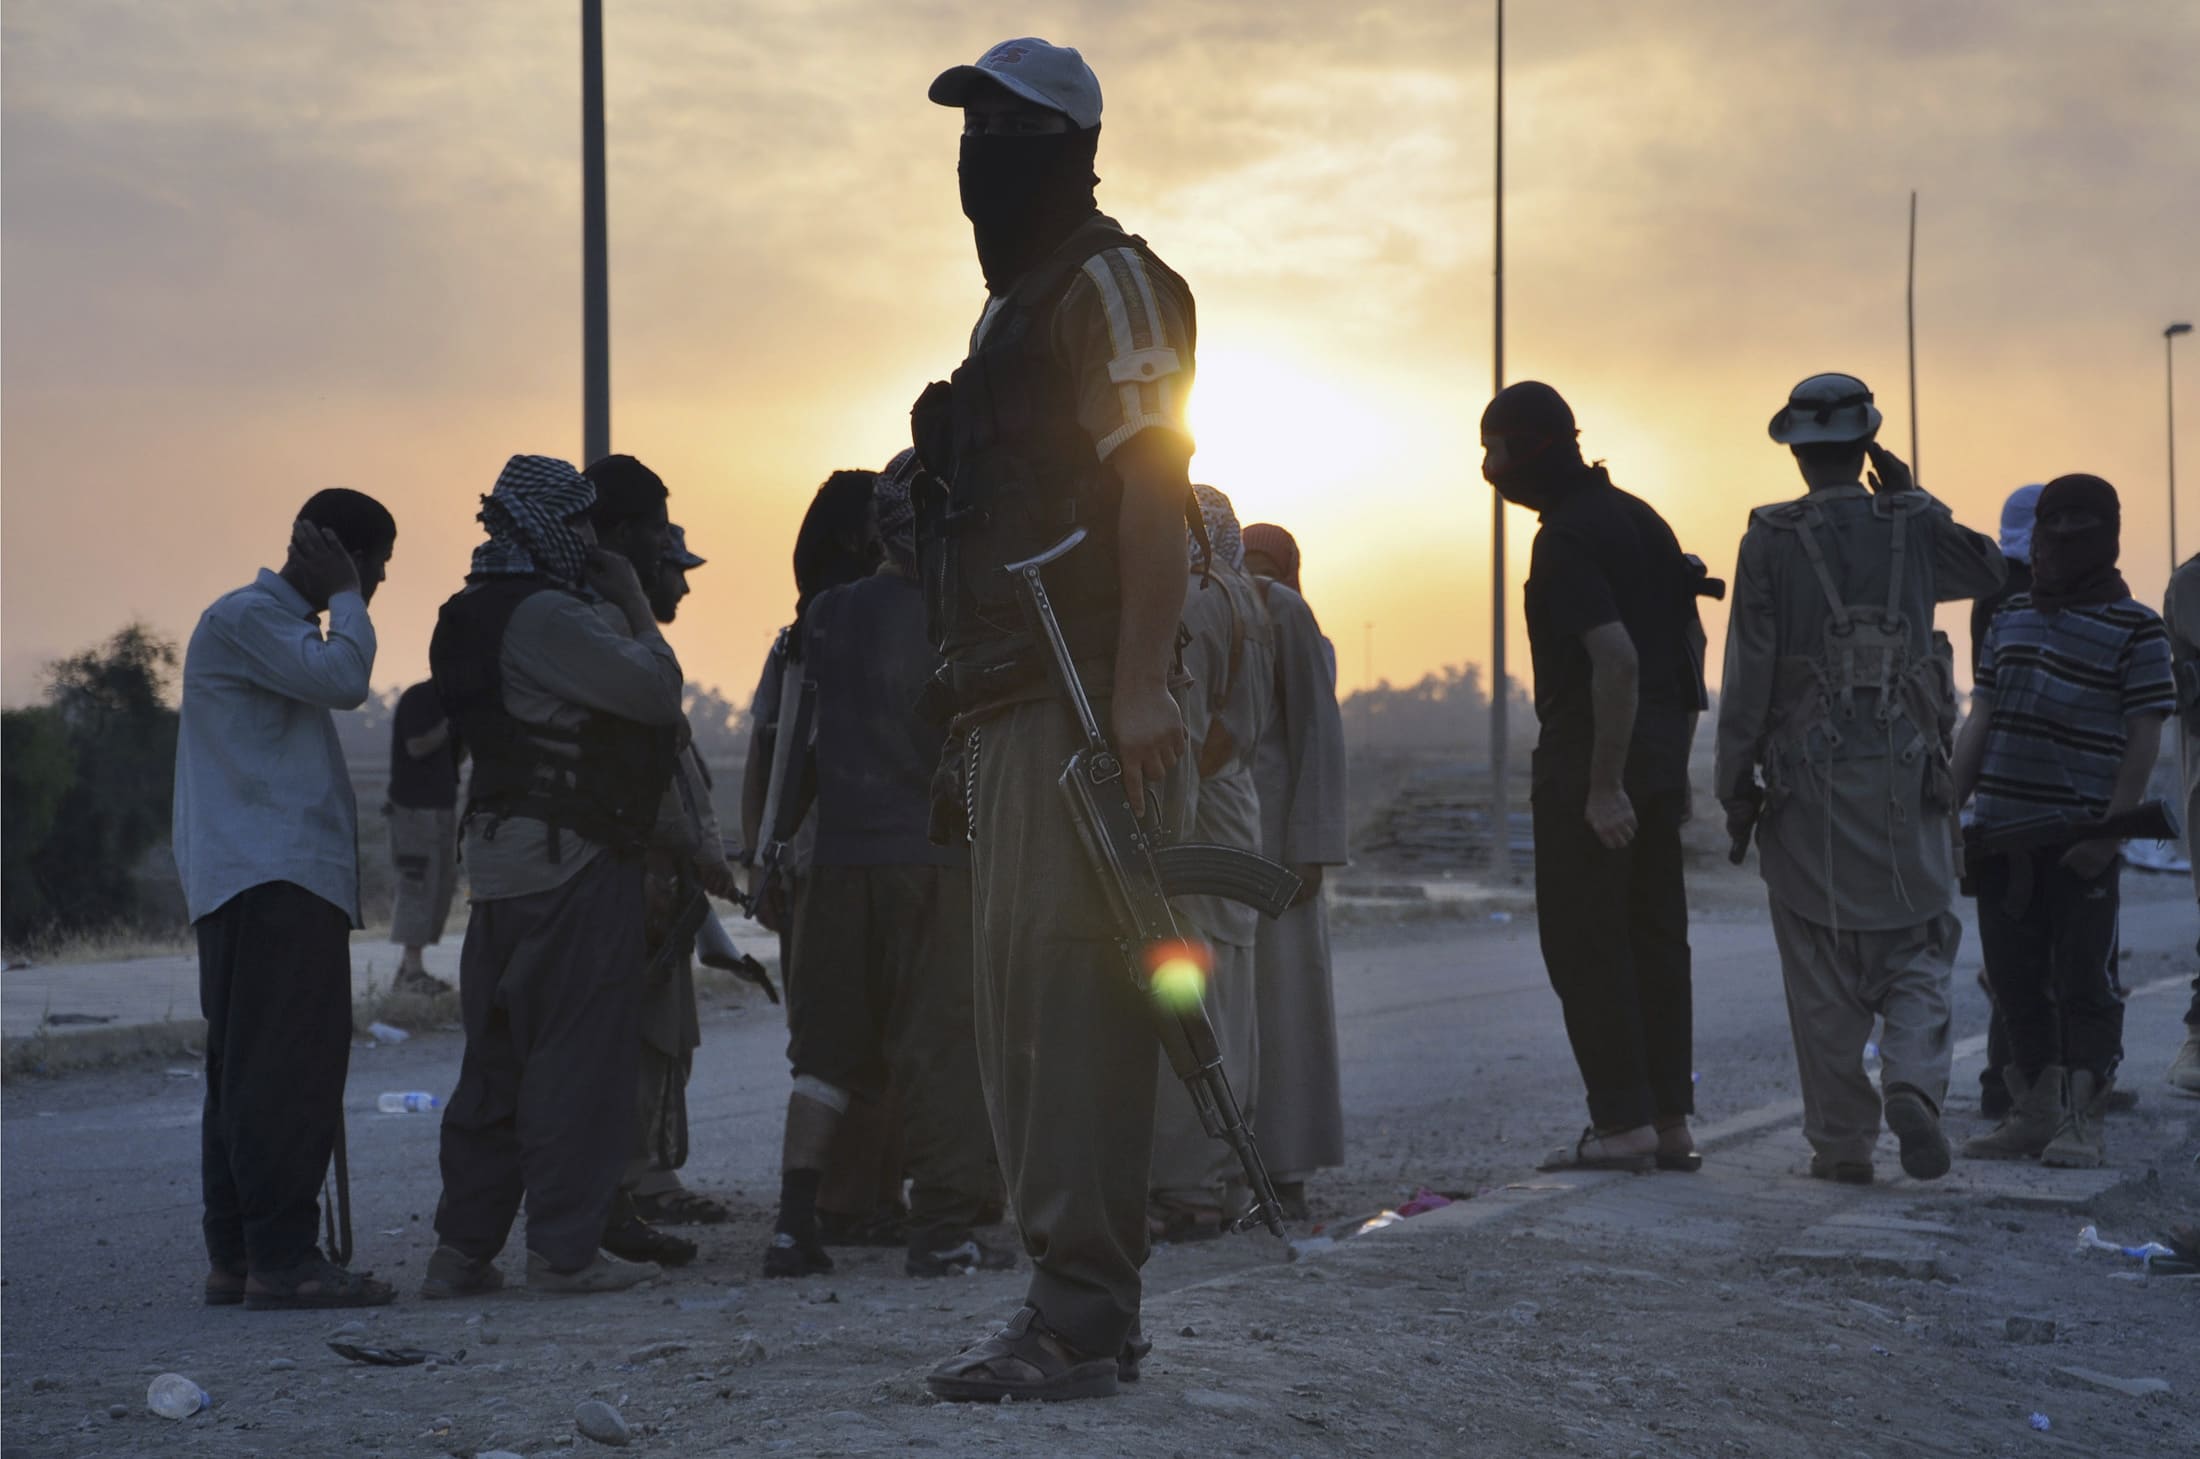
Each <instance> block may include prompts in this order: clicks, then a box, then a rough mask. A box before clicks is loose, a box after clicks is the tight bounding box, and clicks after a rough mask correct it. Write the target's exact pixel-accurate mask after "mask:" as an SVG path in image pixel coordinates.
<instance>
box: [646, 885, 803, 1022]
mask: <svg viewBox="0 0 2200 1459" xmlns="http://www.w3.org/2000/svg"><path fill="white" fill-rule="evenodd" d="M691 946H692V947H693V948H694V949H695V960H696V961H697V962H699V963H701V964H702V965H703V966H704V967H706V968H716V969H718V970H719V971H720V972H725V973H731V974H733V975H734V976H735V977H737V978H739V979H740V980H741V981H742V982H744V983H753V984H755V985H756V986H757V987H759V988H761V989H763V990H764V996H765V997H766V998H769V999H770V1000H771V1001H772V1002H773V1003H777V1002H778V1001H779V989H778V988H776V987H774V986H773V985H772V975H771V970H770V969H768V968H766V967H765V966H764V965H763V964H762V963H760V962H758V961H757V960H756V958H755V957H754V956H753V955H752V954H749V953H745V952H743V951H742V950H741V949H740V948H738V947H735V946H734V945H733V939H732V938H731V937H729V936H727V935H726V924H725V923H723V922H720V921H719V920H718V918H717V916H716V915H715V914H713V913H712V911H711V910H710V894H709V893H708V892H705V891H704V890H703V889H702V888H701V887H696V888H694V889H693V890H692V891H691V892H690V893H689V894H688V899H687V901H685V902H683V903H682V904H681V906H680V912H679V915H678V916H676V917H675V918H674V919H673V923H672V935H671V936H670V937H668V938H666V939H665V946H664V947H663V948H661V949H659V952H658V956H659V957H665V956H668V955H670V954H672V953H674V952H676V951H677V950H678V949H680V948H683V947H691ZM655 971H656V970H655V969H654V968H652V969H651V972H652V974H654V973H655Z"/></svg>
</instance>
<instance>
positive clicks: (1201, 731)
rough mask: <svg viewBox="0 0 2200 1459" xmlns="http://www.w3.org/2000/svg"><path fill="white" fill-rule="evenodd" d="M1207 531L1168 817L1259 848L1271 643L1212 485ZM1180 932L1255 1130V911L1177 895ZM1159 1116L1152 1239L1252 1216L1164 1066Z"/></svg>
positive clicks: (1186, 1236)
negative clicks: (1257, 778)
mask: <svg viewBox="0 0 2200 1459" xmlns="http://www.w3.org/2000/svg"><path fill="white" fill-rule="evenodd" d="M1193 492H1194V493H1195V495H1196V496H1197V497H1198V500H1199V508H1200V514H1201V518H1202V521H1203V524H1204V526H1205V528H1206V531H1205V534H1204V535H1205V542H1206V545H1205V549H1204V553H1203V552H1202V549H1201V545H1200V543H1199V542H1198V541H1194V542H1192V543H1191V552H1192V556H1193V567H1192V574H1191V579H1190V585H1189V586H1188V588H1187V589H1186V591H1185V595H1184V631H1185V633H1186V634H1188V635H1189V641H1188V642H1186V643H1185V644H1184V647H1183V657H1184V670H1185V672H1186V673H1187V674H1189V675H1190V676H1191V684H1190V685H1189V686H1188V687H1187V688H1186V689H1185V690H1184V692H1183V697H1182V700H1181V702H1182V704H1183V706H1184V729H1185V734H1186V741H1185V751H1186V755H1185V758H1186V760H1187V761H1188V762H1189V763H1190V765H1191V767H1192V770H1193V773H1192V774H1189V775H1185V776H1183V777H1181V779H1182V781H1183V783H1184V786H1185V789H1186V791H1187V792H1188V795H1189V802H1190V803H1189V804H1188V805H1186V806H1183V807H1181V808H1180V809H1179V811H1178V813H1177V814H1176V816H1175V817H1173V819H1174V820H1175V821H1176V823H1177V824H1179V825H1182V826H1186V827H1188V828H1189V834H1190V837H1191V839H1192V840H1194V841H1204V842H1208V843H1210V844H1213V845H1219V846H1235V847H1239V848H1241V849H1243V850H1246V851H1253V852H1258V851H1259V850H1260V847H1261V815H1260V792H1259V790H1258V788H1257V787H1256V786H1255V784H1254V780H1253V754H1254V752H1255V750H1256V749H1257V748H1258V746H1259V744H1260V740H1261V737H1262V736H1263V735H1264V734H1265V733H1266V732H1267V729H1268V722H1267V718H1268V714H1269V711H1270V709H1271V708H1272V707H1273V705H1274V704H1275V699H1276V646H1275V637H1274V634H1273V632H1272V631H1271V629H1270V627H1269V622H1268V610H1267V609H1265V608H1263V607H1262V606H1261V602H1260V592H1259V590H1258V589H1257V588H1255V587H1254V586H1253V580H1252V579H1251V578H1250V577H1249V576H1247V575H1246V572H1245V547H1244V543H1243V541H1242V540H1241V538H1240V535H1239V532H1238V520H1237V512H1236V510H1235V509H1233V508H1232V507H1231V505H1230V499H1229V497H1227V496H1225V495H1223V493H1222V492H1220V491H1218V490H1216V489H1215V488H1214V487H1211V486H1199V487H1194V488H1193ZM1176 908H1177V914H1178V916H1179V918H1180V919H1181V921H1182V922H1183V923H1184V924H1185V929H1186V931H1188V932H1189V933H1191V934H1192V935H1194V936H1197V937H1199V938H1200V939H1201V940H1203V941H1204V942H1205V943H1206V945H1207V951H1208V955H1209V958H1210V960H1211V961H1210V967H1209V969H1208V972H1207V985H1206V988H1205V990H1204V991H1205V996H1206V1004H1207V1015H1208V1017H1209V1019H1211V1020H1212V1021H1213V1023H1214V1026H1215V1035H1216V1042H1217V1044H1218V1045H1219V1047H1220V1048H1221V1051H1222V1062H1223V1066H1224V1067H1225V1068H1226V1069H1229V1070H1232V1071H1242V1072H1234V1073H1233V1078H1235V1079H1236V1080H1237V1081H1238V1083H1237V1084H1236V1086H1235V1093H1236V1095H1237V1099H1238V1106H1239V1109H1240V1111H1241V1112H1242V1113H1243V1115H1244V1117H1245V1121H1246V1123H1247V1125H1249V1126H1252V1127H1254V1128H1258V1125H1257V1120H1258V1115H1259V1109H1260V1100H1261V1091H1260V1077H1259V1076H1260V1009H1259V990H1258V988H1257V986H1256V984H1255V981H1254V979H1255V963H1254V950H1253V949H1254V942H1255V939H1256V935H1257V933H1258V930H1259V925H1260V921H1261V917H1260V914H1259V913H1258V912H1257V911H1255V910H1254V909H1253V908H1251V907H1248V906H1245V905H1244V904H1243V903H1240V902H1232V901H1229V900H1227V899H1225V898H1222V897H1180V898H1178V899H1177V901H1176ZM1157 1073H1158V1076H1159V1078H1160V1081H1161V1085H1160V1089H1159V1091H1158V1093H1157V1095H1156V1099H1157V1101H1158V1103H1157V1108H1156V1114H1155V1119H1154V1152H1153V1198H1152V1202H1151V1204H1152V1208H1153V1209H1152V1212H1151V1215H1150V1218H1149V1224H1150V1225H1151V1227H1152V1230H1153V1235H1154V1237H1155V1239H1157V1240H1161V1241H1185V1240H1196V1239H1200V1238H1204V1237H1212V1236H1219V1235H1221V1234H1222V1231H1223V1228H1224V1225H1225V1224H1226V1223H1227V1222H1229V1221H1232V1220H1234V1219H1236V1218H1237V1217H1238V1216H1241V1215H1243V1214H1244V1213H1245V1212H1246V1211H1247V1210H1248V1209H1250V1208H1251V1202H1252V1197H1251V1193H1250V1192H1249V1191H1248V1190H1247V1189H1246V1187H1245V1184H1244V1175H1243V1171H1242V1170H1241V1168H1240V1167H1239V1165H1238V1162H1237V1159H1236V1157H1235V1156H1234V1155H1232V1153H1231V1151H1230V1147H1229V1146H1227V1145H1225V1144H1223V1143H1222V1142H1221V1141H1219V1140H1217V1139H1215V1138H1214V1137H1213V1136H1211V1135H1209V1134H1208V1133H1207V1129H1206V1126H1205V1125H1204V1124H1203V1123H1202V1122H1201V1120H1200V1117H1199V1107H1198V1106H1197V1105H1196V1104H1194V1103H1193V1102H1192V1100H1191V1099H1190V1098H1189V1097H1188V1091H1186V1090H1185V1088H1184V1084H1183V1081H1182V1080H1180V1079H1178V1078H1177V1077H1176V1071H1175V1070H1173V1069H1171V1068H1169V1067H1167V1066H1166V1065H1163V1066H1162V1067H1161V1068H1160V1069H1159V1070H1158V1071H1157Z"/></svg>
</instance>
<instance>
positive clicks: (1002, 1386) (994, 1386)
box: [924, 1307, 1120, 1403]
mask: <svg viewBox="0 0 2200 1459" xmlns="http://www.w3.org/2000/svg"><path fill="white" fill-rule="evenodd" d="M1117 1363H1118V1359H1117V1357H1116V1356H1115V1355H1113V1354H1110V1355H1108V1356H1106V1357H1098V1358H1096V1357H1094V1356H1092V1355H1091V1354H1090V1353H1085V1352H1080V1351H1079V1350H1078V1349H1076V1348H1073V1347H1071V1346H1070V1345H1069V1344H1068V1343H1067V1342H1064V1341H1063V1340H1062V1337H1061V1335H1060V1334H1059V1333H1057V1332H1055V1331H1054V1329H1052V1328H1050V1327H1048V1326H1047V1325H1046V1323H1045V1321H1044V1320H1043V1319H1041V1318H1040V1316H1039V1310H1038V1309H1037V1308H1036V1307H1026V1308H1024V1309H1023V1310H1022V1311H1020V1312H1018V1313H1017V1314H1016V1315H1015V1316H1014V1317H1012V1318H1010V1319H1009V1322H1008V1325H1007V1326H1006V1327H1004V1328H1002V1329H1001V1330H1000V1331H999V1332H996V1333H995V1334H993V1336H991V1337H989V1338H987V1339H986V1340H985V1341H984V1342H981V1343H979V1344H977V1345H976V1346H974V1347H969V1348H965V1349H963V1351H961V1352H960V1353H957V1354H956V1355H955V1356H954V1357H952V1358H949V1359H948V1360H947V1361H946V1362H944V1363H942V1364H940V1365H939V1366H938V1367H937V1368H934V1369H933V1370H932V1371H931V1373H929V1374H928V1375H926V1377H925V1380H924V1385H925V1387H927V1388H929V1389H931V1390H932V1393H933V1395H934V1396H935V1397H939V1398H944V1399H946V1400H948V1401H949V1402H951V1403H998V1402H999V1401H1001V1400H1002V1399H1004V1398H1014V1399H1022V1400H1027V1401H1028V1400H1030V1399H1034V1398H1036V1399H1041V1400H1045V1401H1049V1402H1052V1401H1056V1400H1060V1399H1070V1398H1113V1397H1115V1395H1116V1392H1117V1383H1118V1382H1119V1381H1120V1380H1119V1377H1118V1367H1117Z"/></svg>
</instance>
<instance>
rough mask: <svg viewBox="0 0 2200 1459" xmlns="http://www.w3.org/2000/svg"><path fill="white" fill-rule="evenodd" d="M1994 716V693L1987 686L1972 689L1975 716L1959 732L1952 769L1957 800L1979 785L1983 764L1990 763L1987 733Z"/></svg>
mask: <svg viewBox="0 0 2200 1459" xmlns="http://www.w3.org/2000/svg"><path fill="white" fill-rule="evenodd" d="M1993 718H1994V696H1993V695H1992V694H1991V693H1989V692H1988V691H1986V690H1984V689H1974V690H1972V691H1971V717H1970V718H1969V719H1966V720H1965V721H1964V722H1963V728H1962V729H1961V730H1960V731H1958V732H1957V734H1956V749H1955V755H1954V757H1953V759H1952V762H1951V764H1950V766H1949V773H1950V774H1951V775H1953V776H1954V778H1955V783H1956V804H1957V805H1962V804H1963V803H1964V802H1965V801H1967V800H1969V799H1970V798H1971V792H1972V791H1974V790H1976V789H1978V773H1979V768H1980V767H1981V766H1983V765H1984V764H1985V763H1986V733H1987V731H1988V729H1990V728H1991V727H1992V722H1993Z"/></svg>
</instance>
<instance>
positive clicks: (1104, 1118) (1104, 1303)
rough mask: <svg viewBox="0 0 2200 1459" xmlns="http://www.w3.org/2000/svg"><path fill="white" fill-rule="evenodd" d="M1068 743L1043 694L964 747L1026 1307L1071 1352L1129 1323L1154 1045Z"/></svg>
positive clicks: (1106, 1347)
mask: <svg viewBox="0 0 2200 1459" xmlns="http://www.w3.org/2000/svg"><path fill="white" fill-rule="evenodd" d="M1076 744H1077V740H1076V738H1075V736H1074V732H1073V730H1072V727H1071V722H1070V717H1069V712H1068V710H1067V709H1066V708H1065V707H1064V706H1062V705H1060V704H1057V703H1055V702H1054V701H1052V700H1051V699H1050V700H1045V701H1041V702H1038V703H1031V704H1019V705H1013V706H1010V707H1009V708H1007V709H1004V710H1002V711H1000V712H999V713H998V714H995V715H993V716H991V717H990V718H988V719H986V720H985V721H984V722H983V723H981V724H980V725H979V726H978V727H977V728H975V729H974V730H972V731H971V732H970V735H969V739H968V741H967V743H966V745H965V747H964V751H965V754H966V755H967V756H968V757H969V759H968V761H967V763H966V770H965V774H966V785H967V787H968V792H969V802H970V804H969V815H970V830H971V843H972V844H971V867H970V869H971V900H972V905H973V913H974V917H975V927H976V945H975V949H974V950H975V953H976V957H975V959H974V961H975V964H976V986H975V990H974V991H975V1000H974V1009H973V1011H974V1013H975V1022H976V1029H977V1039H978V1070H979V1076H980V1079H981V1081H982V1082H983V1084H984V1087H985V1100H986V1111H987V1114H988V1116H989V1118H990V1119H991V1121H992V1125H993V1139H994V1143H995V1145H996V1147H997V1148H998V1150H999V1154H1000V1164H1001V1176H1002V1179H1003V1181H1004V1183H1005V1184H1006V1186H1007V1191H1008V1198H1009V1203H1010V1205H1011V1206H1012V1207H1013V1208H1014V1209H1015V1212H1016V1221H1017V1226H1018V1228H1019V1230H1020V1231H1021V1233H1022V1236H1023V1243H1024V1251H1025V1252H1026V1254H1028V1255H1029V1256H1030V1258H1031V1265H1032V1275H1031V1286H1030V1289H1029V1297H1028V1300H1029V1301H1030V1303H1031V1305H1032V1306H1034V1307H1036V1308H1037V1309H1038V1310H1039V1312H1040V1315H1041V1316H1043V1317H1044V1318H1045V1319H1046V1322H1047V1324H1048V1325H1049V1326H1050V1327H1052V1328H1054V1329H1055V1330H1056V1331H1057V1332H1059V1333H1061V1334H1062V1336H1063V1337H1064V1338H1065V1339H1067V1340H1068V1341H1069V1342H1070V1343H1071V1344H1073V1345H1074V1346H1076V1347H1079V1348H1082V1349H1084V1350H1085V1351H1087V1352H1091V1353H1110V1354H1112V1353H1114V1352H1116V1351H1117V1350H1118V1349H1120V1348H1121V1347H1122V1344H1123V1340H1124V1338H1125V1337H1127V1336H1128V1335H1129V1332H1130V1328H1131V1323H1132V1322H1133V1321H1134V1320H1135V1319H1136V1318H1137V1316H1138V1304H1139V1290H1140V1288H1139V1268H1140V1267H1142V1266H1144V1265H1145V1262H1146V1254H1147V1247H1148V1242H1147V1234H1146V1189H1147V1180H1148V1177H1149V1176H1150V1174H1151V1171H1152V1161H1153V1116H1154V1090H1155V1073H1154V1071H1155V1067H1156V1066H1157V1064H1158V1063H1159V1062H1160V1057H1161V1053H1160V1045H1159V1043H1158V1042H1157V1041H1156V1039H1155V1035H1154V1025H1153V1018H1152V1013H1151V1012H1150V1010H1149V1008H1148V1005H1147V1000H1146V996H1145V995H1144V994H1143V993H1142V992H1140V991H1139V989H1138V987H1137V986H1136V985H1135V984H1134V983H1133V982H1132V981H1131V979H1130V976H1129V974H1128V973H1127V972H1126V970H1125V969H1124V967H1123V964H1122V958H1121V955H1120V954H1119V953H1118V951H1117V949H1116V944H1115V929H1114V926H1113V923H1112V921H1111V919H1110V918H1109V916H1108V912H1107V905H1106V903H1105V901H1104V900H1103V898H1102V895H1101V892H1100V885H1099V882H1098V880H1097V878H1096V877H1095V876H1094V874H1093V872H1092V869H1091V866H1090V863H1089V862H1088V861H1087V860H1086V857H1085V853H1084V850H1083V848H1082V847H1081V846H1080V845H1079V844H1078V840H1077V832H1076V829H1075V827H1074V826H1073V825H1072V824H1071V822H1070V818H1069V811H1068V808H1067V807H1066V806H1064V804H1063V803H1062V797H1061V795H1060V793H1059V792H1058V791H1057V790H1056V789H1055V782H1056V780H1057V779H1058V778H1059V777H1060V775H1061V772H1062V765H1063V762H1064V761H1065V760H1067V759H1068V758H1069V755H1070V752H1071V751H1072V750H1073V749H1074V748H1075V747H1076Z"/></svg>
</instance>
